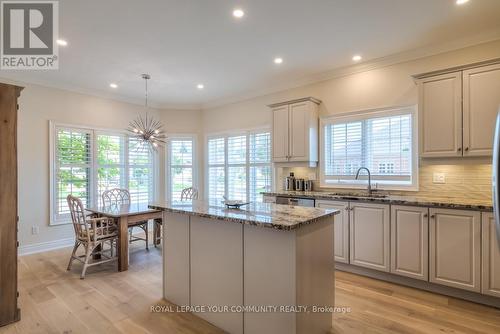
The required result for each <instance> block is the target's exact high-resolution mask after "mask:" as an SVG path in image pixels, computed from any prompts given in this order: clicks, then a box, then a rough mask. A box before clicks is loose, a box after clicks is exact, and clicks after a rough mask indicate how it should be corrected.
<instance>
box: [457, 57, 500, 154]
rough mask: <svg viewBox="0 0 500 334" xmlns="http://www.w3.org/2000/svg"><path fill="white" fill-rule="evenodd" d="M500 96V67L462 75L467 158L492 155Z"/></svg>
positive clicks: (486, 68) (497, 65)
mask: <svg viewBox="0 0 500 334" xmlns="http://www.w3.org/2000/svg"><path fill="white" fill-rule="evenodd" d="M499 92H500V64H495V65H490V66H482V67H477V68H473V69H469V70H465V71H463V123H464V124H463V126H464V130H463V140H464V143H463V146H464V156H484V155H491V154H492V145H493V135H494V132H495V129H494V128H495V119H496V116H497V113H498V111H499V109H500V94H499Z"/></svg>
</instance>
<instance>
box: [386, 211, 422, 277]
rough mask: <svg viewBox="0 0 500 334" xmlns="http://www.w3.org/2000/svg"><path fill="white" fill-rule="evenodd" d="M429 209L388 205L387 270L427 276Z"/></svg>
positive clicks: (414, 275) (415, 275)
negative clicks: (389, 236)
mask: <svg viewBox="0 0 500 334" xmlns="http://www.w3.org/2000/svg"><path fill="white" fill-rule="evenodd" d="M428 232H429V209H428V208H421V207H411V206H398V205H393V206H391V273H393V274H398V275H402V276H407V277H411V278H416V279H421V280H424V281H427V280H428V278H429V274H428V264H429V238H428Z"/></svg>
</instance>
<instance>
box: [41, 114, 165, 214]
mask: <svg viewBox="0 0 500 334" xmlns="http://www.w3.org/2000/svg"><path fill="white" fill-rule="evenodd" d="M51 136H52V137H51V140H52V142H53V145H52V146H51V156H52V157H53V159H52V160H51V174H50V178H51V181H50V187H51V194H52V195H51V199H50V202H51V209H50V210H51V224H61V223H66V222H69V220H70V216H69V209H68V207H67V203H66V197H67V196H68V194H73V195H74V196H77V197H79V198H80V199H81V200H82V202H83V205H84V206H86V207H88V206H95V205H102V198H101V195H102V193H103V192H104V191H105V190H108V189H112V188H126V189H128V190H129V191H130V194H131V201H132V202H133V203H147V202H150V201H152V200H153V196H154V175H155V173H154V171H155V168H154V159H153V155H152V154H151V153H150V152H149V151H148V150H144V149H143V148H141V147H139V145H138V142H136V141H135V139H131V138H129V137H128V136H127V135H126V134H124V133H121V132H112V131H109V132H108V131H102V130H94V129H88V128H79V127H77V126H74V127H70V126H59V125H57V124H53V123H51Z"/></svg>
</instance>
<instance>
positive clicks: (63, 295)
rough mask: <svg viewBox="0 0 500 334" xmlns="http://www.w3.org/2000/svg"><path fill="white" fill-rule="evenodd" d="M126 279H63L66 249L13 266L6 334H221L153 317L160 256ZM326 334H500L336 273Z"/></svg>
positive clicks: (481, 318)
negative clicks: (15, 283) (15, 280)
mask: <svg viewBox="0 0 500 334" xmlns="http://www.w3.org/2000/svg"><path fill="white" fill-rule="evenodd" d="M131 250H132V252H131V255H130V267H129V271H127V272H123V273H118V272H116V264H105V265H102V266H95V267H91V268H90V269H89V271H88V273H87V276H86V278H85V280H80V279H79V273H80V270H81V265H80V264H77V263H75V265H74V266H73V269H72V271H71V272H67V271H66V265H67V261H68V259H69V256H70V252H71V249H70V248H66V249H62V250H57V251H51V252H46V253H41V254H34V255H28V256H23V257H20V259H19V290H20V291H19V292H20V297H19V303H20V306H21V319H22V320H21V321H20V322H18V323H16V324H13V325H9V326H7V327H1V328H0V334H4V333H9V334H10V333H19V334H29V333H37V334H38V333H222V331H220V330H219V329H217V328H215V327H214V326H212V325H210V324H209V323H207V322H205V321H203V320H201V319H199V318H197V317H195V316H193V315H191V314H186V313H151V311H150V308H151V306H152V305H158V304H162V305H165V304H166V303H165V302H164V301H162V300H161V290H162V288H161V281H162V277H161V276H162V269H161V254H160V249H154V248H153V247H151V249H150V251H149V252H147V251H146V250H145V249H144V248H143V244H141V243H135V244H134V246H132V248H131ZM336 305H337V306H338V307H348V308H350V312H346V313H336V314H335V315H334V327H333V329H332V333H384V334H387V333H500V310H498V309H494V308H489V307H485V306H481V305H477V304H473V303H469V302H465V301H461V300H457V299H454V298H448V297H445V296H441V295H436V294H433V293H428V292H423V291H420V290H416V289H412V288H406V287H402V286H398V285H395V284H391V283H385V282H381V281H377V280H374V279H370V278H365V277H361V276H357V275H353V274H348V273H342V272H337V274H336Z"/></svg>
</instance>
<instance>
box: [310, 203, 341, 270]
mask: <svg viewBox="0 0 500 334" xmlns="http://www.w3.org/2000/svg"><path fill="white" fill-rule="evenodd" d="M316 207H318V208H325V209H336V210H340V213H339V214H338V215H335V217H334V221H335V223H334V234H333V235H334V244H333V245H334V248H335V250H334V253H335V261H336V262H342V263H349V202H342V201H323V200H319V201H316Z"/></svg>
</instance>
